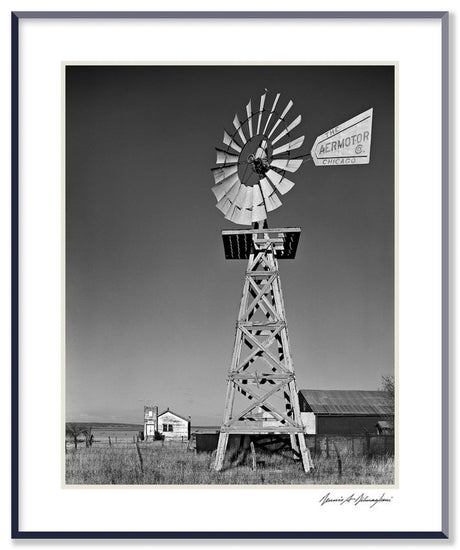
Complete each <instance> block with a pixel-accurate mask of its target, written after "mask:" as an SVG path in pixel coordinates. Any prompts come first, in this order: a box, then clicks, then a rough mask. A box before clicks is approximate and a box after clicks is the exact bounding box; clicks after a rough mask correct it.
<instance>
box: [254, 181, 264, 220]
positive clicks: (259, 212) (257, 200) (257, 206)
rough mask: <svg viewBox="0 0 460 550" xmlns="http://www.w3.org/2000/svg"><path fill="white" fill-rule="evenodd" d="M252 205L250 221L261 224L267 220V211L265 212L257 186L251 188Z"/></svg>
mask: <svg viewBox="0 0 460 550" xmlns="http://www.w3.org/2000/svg"><path fill="white" fill-rule="evenodd" d="M252 205H253V206H252V217H251V219H252V221H253V222H261V221H262V220H265V219H266V218H267V211H266V210H265V205H264V199H263V196H262V191H261V190H260V187H259V185H254V186H253V195H252Z"/></svg>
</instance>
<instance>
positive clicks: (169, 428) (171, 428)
mask: <svg viewBox="0 0 460 550" xmlns="http://www.w3.org/2000/svg"><path fill="white" fill-rule="evenodd" d="M172 431H173V425H172V424H168V432H172Z"/></svg>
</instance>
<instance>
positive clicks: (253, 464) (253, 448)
mask: <svg viewBox="0 0 460 550" xmlns="http://www.w3.org/2000/svg"><path fill="white" fill-rule="evenodd" d="M250 447H251V457H252V469H253V470H255V469H256V467H257V461H256V449H255V447H254V442H253V441H251V443H250Z"/></svg>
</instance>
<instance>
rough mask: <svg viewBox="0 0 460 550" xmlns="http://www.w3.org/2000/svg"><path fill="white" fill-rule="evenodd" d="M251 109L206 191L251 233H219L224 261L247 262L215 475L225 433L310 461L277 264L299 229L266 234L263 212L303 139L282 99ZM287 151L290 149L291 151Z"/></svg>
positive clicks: (293, 166) (288, 253)
mask: <svg viewBox="0 0 460 550" xmlns="http://www.w3.org/2000/svg"><path fill="white" fill-rule="evenodd" d="M266 98H267V90H266V91H265V93H263V94H262V96H261V97H260V101H259V105H258V108H256V109H253V106H252V102H251V100H250V101H249V103H248V104H247V105H246V109H245V112H244V116H243V118H242V119H241V120H240V117H239V116H238V113H237V114H236V115H235V117H234V119H233V126H234V132H233V133H227V132H226V131H225V132H224V137H223V144H224V148H216V153H217V159H216V163H217V167H216V168H213V169H212V172H213V175H214V181H215V185H214V186H213V187H212V191H213V193H214V195H215V197H216V199H217V204H216V206H217V208H218V209H219V210H220V211H221V212H222V213H223V214H224V215H225V218H226V219H228V220H230V221H232V222H234V223H237V224H240V225H246V226H248V225H249V226H251V229H248V228H246V229H242V230H236V231H223V233H222V237H223V241H224V250H225V255H226V258H228V259H241V260H243V259H244V260H248V266H247V270H246V277H245V281H244V287H243V296H242V298H241V304H240V310H239V314H238V320H237V324H236V335H235V343H234V346H233V354H232V360H231V365H230V370H229V372H228V379H227V397H226V401H225V410H224V417H223V422H222V426H221V429H220V435H219V443H218V447H217V455H216V462H215V469H216V470H221V469H222V467H223V464H224V459H225V451H226V448H227V443H228V440H229V437H230V435H232V434H246V435H256V434H283V435H289V437H290V442H291V446H292V448H293V450H294V451H295V452H297V453H298V454H299V455H300V457H301V459H302V463H303V467H304V470H305V471H306V472H309V471H310V469H311V467H312V463H311V458H310V453H309V451H308V449H307V447H306V444H305V430H304V427H303V426H302V422H301V418H300V410H299V401H298V395H297V387H296V381H295V373H294V366H293V363H292V356H291V349H290V345H289V338H288V331H287V324H286V315H285V309H284V300H283V293H282V290H281V282H280V277H279V271H278V260H280V259H293V258H294V257H295V253H296V249H297V243H298V240H299V237H300V229H299V228H284V229H269V228H268V225H267V213H268V212H271V211H272V210H275V209H277V208H278V207H280V206H281V204H282V203H281V200H280V198H279V196H278V194H279V195H284V194H285V193H287V192H288V191H289V190H290V189H292V187H293V186H294V182H292V181H291V180H290V179H288V178H287V176H286V174H287V173H293V172H296V171H297V170H298V169H299V167H300V165H301V164H302V161H303V158H304V157H305V156H306V155H303V154H300V155H299V153H298V151H297V150H298V149H299V148H300V147H302V145H303V142H304V139H305V136H299V137H296V138H294V137H293V135H292V132H293V130H294V129H295V128H296V127H297V126H298V125H299V124H300V122H301V120H302V117H301V116H300V115H299V116H297V117H296V118H295V119H294V120H292V122H290V123H288V117H287V115H288V113H289V111H290V110H291V108H292V106H293V102H292V100H289V101H288V102H287V104H286V105H285V107H284V108H283V109H282V110H278V105H279V99H280V94H276V95H275V97H274V98H273V102H272V104H271V107H269V108H267V106H266ZM294 151H296V152H295V153H294Z"/></svg>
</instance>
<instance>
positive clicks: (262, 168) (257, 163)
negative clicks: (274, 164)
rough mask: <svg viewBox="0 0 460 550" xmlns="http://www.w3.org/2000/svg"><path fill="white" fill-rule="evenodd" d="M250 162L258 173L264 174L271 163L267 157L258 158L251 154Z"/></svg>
mask: <svg viewBox="0 0 460 550" xmlns="http://www.w3.org/2000/svg"><path fill="white" fill-rule="evenodd" d="M248 163H249V164H250V165H251V168H252V169H253V170H254V172H255V173H256V174H259V175H260V176H264V175H265V174H266V173H267V172H268V171H269V169H270V163H269V162H268V160H267V159H266V158H256V157H255V156H254V155H249V157H248Z"/></svg>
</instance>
